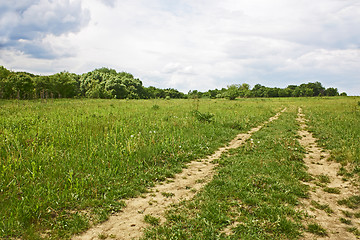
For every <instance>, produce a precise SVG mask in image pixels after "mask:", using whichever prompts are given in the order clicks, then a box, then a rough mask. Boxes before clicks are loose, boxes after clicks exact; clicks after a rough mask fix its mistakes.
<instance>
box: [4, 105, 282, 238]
mask: <svg viewBox="0 0 360 240" xmlns="http://www.w3.org/2000/svg"><path fill="white" fill-rule="evenodd" d="M283 104H284V103H283V102H282V101H279V102H277V101H268V100H266V101H260V100H252V101H250V100H242V101H225V100H217V101H214V100H201V101H200V102H198V101H193V100H170V101H165V100H151V101H147V100H131V101H126V100H89V99H86V100H82V99H78V100H54V101H48V102H47V103H42V102H39V101H0V106H1V109H0V161H1V162H0V238H9V237H14V238H16V237H21V238H24V239H40V238H44V239H59V238H69V237H70V236H71V235H72V234H74V233H78V232H81V231H83V230H84V229H86V228H88V227H89V225H90V224H92V223H97V222H101V221H104V220H105V219H106V218H107V217H108V215H109V214H110V213H112V212H116V211H119V210H120V209H121V208H122V207H123V202H121V201H119V200H121V199H124V198H129V197H134V196H137V195H139V194H140V193H142V192H145V191H147V188H148V187H149V186H153V185H154V184H155V183H156V182H158V181H162V180H164V179H165V178H166V177H171V176H173V174H174V173H176V172H179V171H180V170H181V168H182V167H183V166H184V164H185V163H186V162H188V161H190V160H194V159H196V158H199V157H201V156H204V155H206V154H210V153H211V152H213V151H214V150H215V149H216V148H218V147H219V146H220V145H223V144H224V143H226V142H227V141H228V140H230V139H231V138H233V137H234V136H235V135H236V134H237V133H238V132H240V131H247V130H249V129H250V128H251V127H254V126H256V125H258V124H259V123H261V122H263V121H265V120H266V119H268V118H269V117H270V116H272V115H274V113H275V112H277V111H278V110H279V109H280V108H281V107H282V105H283ZM194 110H196V111H199V112H200V113H211V114H214V117H213V121H211V122H206V121H205V122H204V121H199V120H198V119H197V118H196V117H194V115H193V114H192V112H193V111H194Z"/></svg>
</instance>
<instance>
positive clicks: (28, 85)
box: [5, 72, 34, 99]
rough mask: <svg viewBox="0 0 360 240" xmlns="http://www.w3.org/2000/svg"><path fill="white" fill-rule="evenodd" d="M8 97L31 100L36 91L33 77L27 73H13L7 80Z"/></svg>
mask: <svg viewBox="0 0 360 240" xmlns="http://www.w3.org/2000/svg"><path fill="white" fill-rule="evenodd" d="M5 85H7V86H6V89H7V93H6V95H7V96H8V97H9V98H11V97H16V98H18V99H30V98H32V93H33V90H34V84H33V80H32V77H31V76H30V75H29V74H27V73H23V72H20V73H12V74H10V75H9V76H8V77H7V80H6V84H5Z"/></svg>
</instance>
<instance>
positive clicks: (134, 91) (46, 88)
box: [0, 66, 186, 99]
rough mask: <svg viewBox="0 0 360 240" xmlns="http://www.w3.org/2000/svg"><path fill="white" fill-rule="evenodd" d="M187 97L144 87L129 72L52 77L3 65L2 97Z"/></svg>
mask: <svg viewBox="0 0 360 240" xmlns="http://www.w3.org/2000/svg"><path fill="white" fill-rule="evenodd" d="M75 97H86V98H117V99H150V98H186V94H184V93H182V92H179V91H178V90H176V89H172V88H168V89H160V88H156V87H144V86H143V85H142V82H141V81H140V80H139V79H137V78H134V76H133V75H132V74H130V73H127V72H116V70H114V69H109V68H99V69H95V70H93V71H91V72H88V73H84V74H81V75H78V74H75V73H69V72H60V73H56V74H54V75H49V76H40V75H34V74H31V73H27V72H13V71H10V70H8V69H6V68H5V67H3V66H0V98H3V99H37V98H75Z"/></svg>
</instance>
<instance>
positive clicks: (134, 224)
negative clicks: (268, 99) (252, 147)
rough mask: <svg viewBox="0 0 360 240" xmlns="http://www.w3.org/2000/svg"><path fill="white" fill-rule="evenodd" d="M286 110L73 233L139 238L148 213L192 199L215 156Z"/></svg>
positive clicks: (77, 239) (85, 238)
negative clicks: (118, 209) (101, 221)
mask: <svg viewBox="0 0 360 240" xmlns="http://www.w3.org/2000/svg"><path fill="white" fill-rule="evenodd" d="M284 111H286V108H284V109H283V110H282V111H280V112H278V113H277V114H276V115H275V116H273V117H271V118H270V119H269V120H267V121H265V122H264V123H262V124H261V125H259V126H258V127H255V128H252V129H251V130H249V131H248V132H247V133H241V134H238V135H237V136H236V137H235V138H234V139H233V140H232V141H231V142H229V144H228V145H227V146H225V147H221V148H219V149H218V150H217V151H216V152H215V153H214V154H212V155H210V156H208V157H206V158H204V159H200V160H197V161H193V162H190V163H189V164H187V167H186V168H185V169H183V171H182V172H181V173H179V174H177V175H176V176H175V177H174V178H173V179H168V181H167V182H165V183H163V184H160V185H157V186H155V187H153V188H151V189H149V193H146V194H143V195H142V196H140V197H137V198H132V199H128V200H126V201H125V203H126V207H125V208H124V209H123V210H122V211H121V212H118V213H116V214H114V215H112V216H110V218H109V219H108V220H107V221H105V222H104V223H101V224H99V225H97V226H94V227H93V228H91V229H89V230H88V231H86V232H85V233H83V234H81V235H78V236H74V237H73V240H95V239H106V238H109V239H138V238H140V237H141V236H142V233H143V230H144V229H145V228H146V227H147V226H148V224H147V223H146V222H145V221H144V217H145V216H146V215H151V216H153V217H157V218H159V219H160V220H161V221H164V213H165V210H166V208H167V207H168V206H170V205H171V204H174V203H178V202H180V201H182V200H188V199H191V198H192V197H193V196H194V195H195V194H196V192H197V191H198V190H200V189H201V188H202V187H203V186H204V185H205V184H206V183H208V182H209V181H210V180H211V179H212V177H213V175H214V168H215V167H216V166H217V165H216V164H214V163H212V161H213V160H216V159H219V158H220V156H221V155H222V154H223V153H224V152H226V151H228V150H230V149H234V148H238V147H240V146H241V145H242V144H243V143H245V141H246V140H248V139H249V138H250V137H251V135H252V134H253V133H255V132H257V131H259V130H260V129H261V128H262V127H263V126H264V125H265V124H267V123H270V122H272V121H274V120H276V119H277V118H278V117H279V116H280V114H281V113H282V112H284Z"/></svg>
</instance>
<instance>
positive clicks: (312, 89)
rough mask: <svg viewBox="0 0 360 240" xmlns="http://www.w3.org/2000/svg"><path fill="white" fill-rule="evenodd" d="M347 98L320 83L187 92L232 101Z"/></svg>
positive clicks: (244, 85) (189, 94)
mask: <svg viewBox="0 0 360 240" xmlns="http://www.w3.org/2000/svg"><path fill="white" fill-rule="evenodd" d="M339 95H341V96H347V94H346V93H345V92H343V93H341V94H339V91H338V89H337V88H333V87H329V88H325V87H323V86H322V84H321V83H320V82H315V83H311V82H309V83H303V84H301V85H299V86H297V85H289V86H287V87H286V88H277V87H274V88H271V87H265V86H262V85H261V84H256V85H255V86H254V87H253V88H252V89H251V88H250V85H249V84H247V83H243V84H232V85H229V86H227V88H222V89H220V90H219V89H215V90H208V91H207V92H199V91H197V90H194V91H189V92H188V96H189V97H193V98H194V97H196V98H227V99H230V100H234V99H236V98H238V97H241V98H251V97H265V98H271V97H321V96H339Z"/></svg>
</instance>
